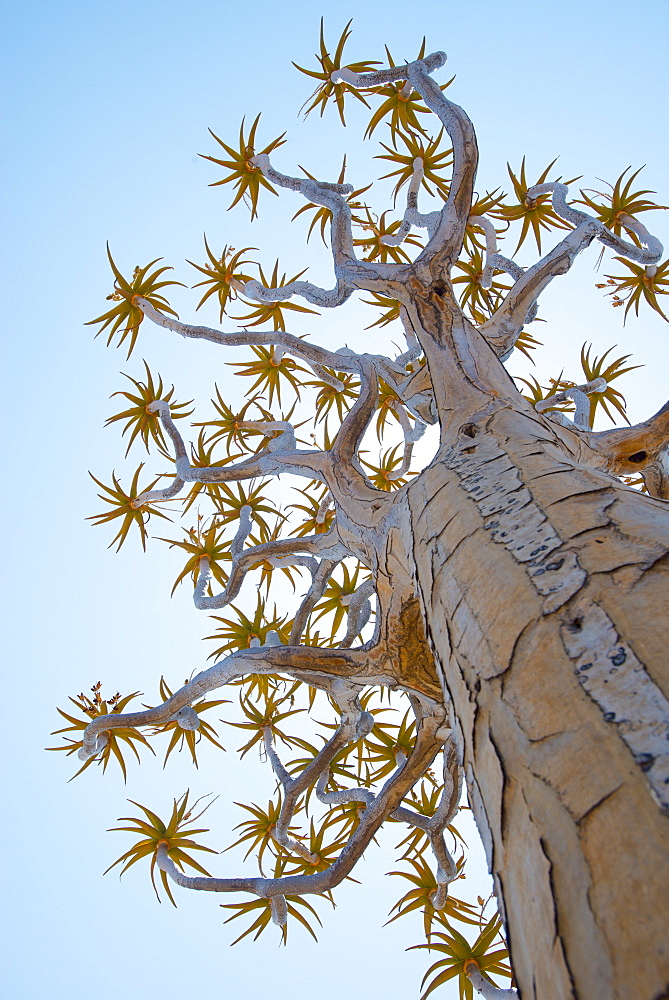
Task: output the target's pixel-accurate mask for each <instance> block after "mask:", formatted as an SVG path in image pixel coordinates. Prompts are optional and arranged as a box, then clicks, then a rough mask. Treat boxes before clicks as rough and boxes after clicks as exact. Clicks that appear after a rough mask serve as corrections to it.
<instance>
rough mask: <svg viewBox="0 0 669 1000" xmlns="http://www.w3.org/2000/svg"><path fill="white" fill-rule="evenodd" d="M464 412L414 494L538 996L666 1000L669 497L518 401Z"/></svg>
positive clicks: (443, 662)
mask: <svg viewBox="0 0 669 1000" xmlns="http://www.w3.org/2000/svg"><path fill="white" fill-rule="evenodd" d="M437 339H439V338H437ZM443 339H444V338H443V337H442V338H441V340H442V343H443ZM485 349H486V350H489V349H488V348H487V346H486V347H485ZM436 382H437V378H436V377H433V383H436ZM435 394H437V395H438V386H437V384H435ZM444 409H446V406H445V405H444V404H442V406H440V411H441V413H442V445H441V448H440V451H439V454H438V456H437V457H436V459H435V460H434V462H433V463H432V465H431V466H430V467H429V468H428V469H426V470H425V471H424V472H423V473H422V474H421V475H420V476H419V477H417V478H416V480H414V481H413V482H412V483H411V485H410V486H409V487H408V489H407V497H408V505H409V510H410V517H411V530H412V533H413V551H414V557H415V573H416V585H417V592H418V595H419V597H420V601H421V604H422V608H423V612H424V619H425V624H426V632H427V636H428V641H429V644H430V646H431V649H432V652H433V654H434V658H435V661H436V664H437V669H438V673H439V675H440V679H441V682H442V684H443V689H444V693H445V697H446V700H447V701H449V700H450V701H451V702H452V703H453V705H454V708H455V716H456V720H457V721H456V729H457V735H458V739H459V744H460V748H461V753H462V755H463V764H464V767H465V772H466V777H467V782H468V791H469V799H470V803H471V806H472V809H473V811H474V814H475V816H476V820H477V823H478V826H479V829H480V831H481V835H482V838H483V842H484V845H485V848H486V852H487V857H488V864H489V867H490V870H491V872H492V873H493V877H494V882H495V888H496V892H497V895H498V899H499V901H500V906H501V908H502V912H503V914H504V917H505V921H506V925H507V931H508V937H509V944H510V950H511V957H512V963H513V968H514V973H515V976H516V980H517V982H518V986H519V990H520V994H521V996H522V997H523V1000H535V998H536V1000H563V998H564V1000H566V998H572V997H575V998H579V1000H609V998H611V1000H613V998H615V1000H632V998H634V1000H659V998H661V997H665V996H666V995H667V994H668V993H669V989H668V987H667V982H668V980H669V956H668V951H669V946H668V944H669V939H668V935H667V919H666V914H667V899H668V898H669V881H668V872H669V867H668V864H667V861H668V858H669V824H668V823H667V817H666V812H667V808H668V805H669V767H668V760H669V758H668V757H667V750H668V749H669V743H667V737H668V728H669V726H668V720H669V703H667V700H666V698H667V694H668V693H669V692H668V688H669V683H668V678H667V668H666V659H667V651H668V650H669V638H668V636H667V612H668V611H669V598H668V596H667V595H668V590H667V571H668V570H669V560H668V559H667V552H668V551H669V518H668V517H667V507H666V504H665V503H664V502H663V501H659V500H654V499H652V498H649V497H647V496H644V495H641V494H639V493H638V492H635V491H633V490H631V489H628V488H626V487H624V486H623V485H622V484H621V483H620V482H619V481H618V480H617V479H616V478H614V477H613V476H610V475H608V474H607V473H605V472H602V471H598V470H597V469H593V468H591V467H588V466H587V465H586V464H584V462H583V461H582V458H583V442H582V438H581V437H580V436H579V435H578V434H577V433H575V432H572V431H571V430H569V429H567V428H563V427H560V426H558V425H556V424H554V423H552V422H551V421H549V420H548V419H546V418H544V417H542V416H540V415H539V414H536V413H534V412H525V411H522V410H519V409H514V408H513V407H511V406H509V405H506V404H500V403H499V401H498V404H497V408H496V407H495V406H493V407H489V408H488V411H487V412H486V411H485V408H484V409H483V410H481V411H480V412H479V413H478V415H476V414H475V415H474V416H470V418H469V419H468V420H467V421H464V420H462V419H461V420H460V425H459V426H458V421H457V420H455V419H454V413H453V412H451V413H450V414H448V413H444V412H443V411H444ZM452 409H453V408H452V407H451V410H452ZM444 428H446V431H445V432H444Z"/></svg>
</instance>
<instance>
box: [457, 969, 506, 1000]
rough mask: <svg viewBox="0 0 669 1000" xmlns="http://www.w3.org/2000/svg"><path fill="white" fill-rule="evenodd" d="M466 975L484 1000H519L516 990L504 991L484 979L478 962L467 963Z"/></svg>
mask: <svg viewBox="0 0 669 1000" xmlns="http://www.w3.org/2000/svg"><path fill="white" fill-rule="evenodd" d="M465 975H466V976H467V978H468V979H469V981H470V982H471V984H472V986H473V987H474V989H475V990H476V992H477V993H480V994H481V996H482V997H483V1000H518V993H517V991H516V990H502V989H500V988H499V987H498V986H493V984H492V983H490V982H488V980H487V979H484V978H483V976H482V975H481V970H480V969H479V967H478V965H477V964H476V962H473V961H472V962H465Z"/></svg>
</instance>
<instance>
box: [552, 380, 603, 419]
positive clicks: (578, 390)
mask: <svg viewBox="0 0 669 1000" xmlns="http://www.w3.org/2000/svg"><path fill="white" fill-rule="evenodd" d="M606 388H607V382H606V380H605V379H603V378H595V379H592V381H590V382H586V383H585V384H584V385H574V386H571V387H570V388H568V389H563V390H562V391H561V392H556V393H554V395H552V396H547V397H546V399H540V400H538V402H536V403H535V404H534V409H535V410H536V411H537V413H543V412H544V411H545V410H548V409H550V408H551V406H556V405H557V404H558V403H565V402H566V401H567V400H568V399H573V401H574V402H575V403H576V412H575V413H574V420H573V422H572V421H571V420H570V419H569V417H568V416H567V415H566V414H565V413H560V411H559V410H558V411H557V413H552V414H550V416H551V417H552V419H554V420H557V422H558V423H560V424H562V425H563V426H566V427H576V429H577V430H581V431H589V430H591V427H590V402H589V400H588V394H589V393H591V392H606Z"/></svg>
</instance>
